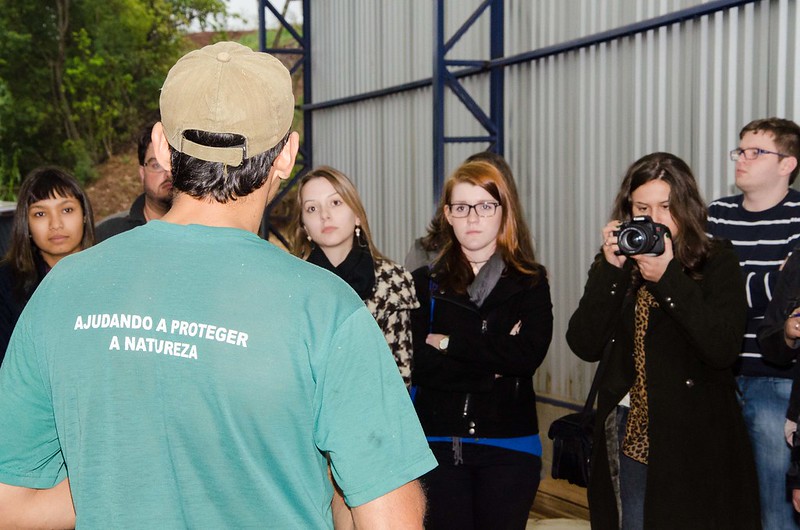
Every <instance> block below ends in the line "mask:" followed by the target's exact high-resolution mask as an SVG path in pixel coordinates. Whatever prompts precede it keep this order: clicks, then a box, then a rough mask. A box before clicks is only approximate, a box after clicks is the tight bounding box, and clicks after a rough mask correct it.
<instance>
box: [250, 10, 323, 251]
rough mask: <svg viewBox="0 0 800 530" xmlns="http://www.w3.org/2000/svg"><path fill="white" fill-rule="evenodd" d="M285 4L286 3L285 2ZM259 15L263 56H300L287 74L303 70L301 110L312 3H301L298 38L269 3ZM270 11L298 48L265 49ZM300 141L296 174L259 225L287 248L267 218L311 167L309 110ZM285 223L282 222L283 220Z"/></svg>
mask: <svg viewBox="0 0 800 530" xmlns="http://www.w3.org/2000/svg"><path fill="white" fill-rule="evenodd" d="M287 1H288V0H287ZM258 2H259V13H258V47H259V50H261V51H262V52H267V53H269V54H271V55H275V56H280V55H292V56H299V59H297V61H295V62H294V63H293V64H292V65H291V66H290V67H289V71H290V72H291V73H292V76H294V75H295V73H296V72H297V71H298V70H301V69H302V77H301V79H302V83H303V101H302V102H297V107H299V108H301V107H302V105H308V104H310V103H311V86H312V85H311V6H310V4H311V0H302V3H303V8H302V10H303V29H302V33H303V34H302V35H300V34H298V33H297V31H296V30H295V28H294V27H292V25H291V24H289V22H287V21H286V19H285V18H284V17H283V16H282V15H281V14H280V12H278V10H277V9H276V8H275V6H274V5H273V4H272V2H271V1H270V0H258ZM265 9H269V11H270V12H271V13H272V14H273V15H274V16H275V18H277V19H278V22H279V24H280V25H281V27H282V28H283V30H284V31H287V32H288V33H289V34H290V35H291V36H292V38H293V39H294V40H295V42H296V43H297V47H293V48H267V22H266V12H265ZM302 112H303V138H302V142H301V144H300V150H299V151H298V153H297V162H296V164H295V174H294V176H292V178H291V179H290V180H289V182H287V183H286V184H285V185H284V186H283V188H282V189H281V191H280V192H279V193H278V194H277V195H276V196H275V198H273V199H272V201H271V202H270V203H269V204H268V205H267V209H266V211H265V212H264V217H263V219H262V221H261V233H262V236H263V237H264V238H265V239H266V238H268V237H269V233H270V232H272V233H273V234H274V235H275V236H276V237H277V238H278V239H279V240H280V241H281V242H282V243H283V244H284V245H286V246H287V247H288V242H287V241H286V239H285V237H284V236H283V234H281V233H280V232H279V231H278V230H276V229H275V228H274V227H273V226H271V224H270V217H271V216H272V211H273V210H274V209H275V207H276V206H277V205H278V204H280V202H281V200H282V199H283V198H284V197H285V196H286V194H287V193H288V192H289V191H290V190H291V189H292V188H294V185H295V183H296V182H297V180H298V179H299V178H300V177H302V176H303V175H305V174H306V173H307V172H308V171H310V170H311V168H312V167H313V137H314V136H313V120H312V110H310V109H303V110H302ZM284 221H285V219H284Z"/></svg>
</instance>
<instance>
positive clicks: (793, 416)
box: [758, 248, 800, 518]
mask: <svg viewBox="0 0 800 530" xmlns="http://www.w3.org/2000/svg"><path fill="white" fill-rule="evenodd" d="M758 342H759V344H760V345H761V353H762V354H763V355H764V358H765V359H767V360H768V361H770V362H774V363H776V364H779V365H781V366H791V365H792V363H795V362H796V360H797V355H798V353H800V252H798V249H797V248H795V250H794V252H792V255H791V256H789V259H787V260H786V264H785V265H784V267H783V270H782V271H781V274H780V277H779V278H778V285H777V287H776V289H775V296H774V297H773V299H772V302H770V304H769V306H768V307H767V312H766V314H765V315H764V322H763V324H761V326H760V327H759V329H758ZM794 366H795V368H794V369H793V373H794V380H793V382H792V393H791V396H790V397H789V400H788V401H789V404H788V408H786V407H784V408H786V421H785V424H784V436H785V437H786V444H787V445H788V446H789V447H793V448H794V450H793V451H792V461H791V465H790V468H789V471H788V472H787V473H786V487H787V496H788V497H790V498H791V499H792V503H793V505H794V509H795V510H796V511H800V438H797V437H796V436H795V432H796V430H797V420H798V417H799V416H800V369H798V367H797V365H796V364H795V365H794ZM796 517H797V516H796V515H795V518H796Z"/></svg>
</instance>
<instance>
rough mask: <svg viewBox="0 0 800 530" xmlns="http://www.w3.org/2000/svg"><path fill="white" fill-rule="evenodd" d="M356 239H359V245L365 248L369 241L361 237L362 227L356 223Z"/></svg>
mask: <svg viewBox="0 0 800 530" xmlns="http://www.w3.org/2000/svg"><path fill="white" fill-rule="evenodd" d="M356 241H358V246H359V247H362V248H364V247H366V246H367V241H366V240H365V239H364V238H362V237H361V227H360V226H358V225H356Z"/></svg>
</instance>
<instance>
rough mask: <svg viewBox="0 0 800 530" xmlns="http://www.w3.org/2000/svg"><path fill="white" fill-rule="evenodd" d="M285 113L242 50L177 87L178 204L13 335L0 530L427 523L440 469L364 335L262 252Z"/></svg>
mask: <svg viewBox="0 0 800 530" xmlns="http://www.w3.org/2000/svg"><path fill="white" fill-rule="evenodd" d="M293 110H294V98H293V95H292V88H291V78H290V76H289V73H288V71H287V70H286V68H284V67H283V65H281V64H280V62H279V61H277V60H276V59H274V58H273V57H271V56H269V55H266V54H263V53H256V52H253V51H251V50H250V49H248V48H245V47H243V46H240V45H238V44H234V43H227V42H223V43H218V44H215V45H212V46H207V47H205V48H203V49H201V50H197V51H194V52H191V53H189V54H187V55H186V56H184V57H183V58H182V59H180V60H179V61H178V62H177V63H176V64H175V66H173V68H172V70H170V73H169V74H168V76H167V80H166V81H165V83H164V86H163V88H162V90H161V116H162V122H160V123H157V124H156V125H155V127H154V128H153V146H154V151H155V157H156V159H157V160H158V163H159V164H161V166H162V167H164V168H167V169H171V171H172V174H173V186H174V189H175V196H174V199H173V205H172V209H171V210H170V211H169V212H168V213H167V214H166V215H165V216H164V217H163V218H162V219H161V220H156V221H151V222H149V223H147V224H146V225H144V226H142V227H139V228H137V229H136V230H131V231H128V232H125V233H123V234H120V235H119V236H116V237H114V238H111V239H109V240H108V241H107V242H105V243H104V244H103V245H98V246H96V247H93V248H91V249H89V250H87V251H84V252H81V253H79V254H76V255H75V258H77V259H74V258H72V257H70V258H65V259H64V260H62V262H60V263H59V266H58V267H57V268H55V269H54V270H53V271H52V272H51V273H50V274H48V276H47V278H46V279H45V281H44V282H43V283H42V285H41V286H40V287H39V289H38V290H37V292H36V294H35V295H34V296H33V298H32V299H31V301H30V302H29V304H28V306H27V307H26V309H25V312H24V313H23V315H22V317H21V318H20V321H19V323H18V325H17V328H16V329H15V331H14V335H13V336H12V339H11V345H10V347H9V350H8V353H7V355H6V359H5V362H4V364H3V366H2V369H0V483H2V484H3V485H2V486H0V527H2V526H3V525H4V523H5V524H11V523H20V524H39V525H48V526H52V527H58V526H69V525H70V524H74V522H77V526H78V527H87V528H101V527H102V528H330V527H332V526H333V520H334V517H335V518H336V522H337V526H339V524H340V523H344V524H347V525H354V526H356V527H364V528H395V527H402V528H414V527H417V528H419V527H421V526H422V517H423V513H424V498H423V495H422V492H421V490H420V488H419V485H418V483H417V481H416V478H417V477H419V476H420V475H422V474H424V473H425V472H427V471H428V470H430V469H431V468H432V467H433V466H435V460H434V459H433V456H432V455H431V453H430V450H429V449H428V447H427V444H426V442H425V438H424V436H423V433H422V431H421V429H420V426H419V422H418V421H417V418H416V415H415V414H414V411H413V408H412V406H411V402H410V400H409V397H408V394H407V392H406V390H405V386H404V384H403V381H402V380H401V378H400V376H399V374H398V373H397V368H396V366H395V364H394V361H393V358H392V355H391V353H390V352H389V349H388V347H387V345H386V342H385V340H384V339H383V335H382V334H381V332H380V330H379V329H378V327H377V325H376V324H375V321H374V319H373V318H372V316H371V315H370V313H369V312H368V311H367V309H366V307H365V306H364V304H363V303H362V302H361V300H359V299H358V297H357V296H356V295H355V294H354V293H353V292H352V290H351V289H349V287H348V286H347V285H346V284H344V283H343V282H341V281H339V280H338V279H337V278H335V277H334V276H333V275H331V274H329V273H328V272H327V271H325V270H323V269H320V268H318V267H315V266H313V265H309V264H307V263H305V262H303V261H301V260H298V259H296V258H294V257H292V256H290V255H289V254H287V253H285V252H283V251H281V250H279V249H277V248H276V247H274V246H272V245H271V244H269V243H267V242H265V241H263V240H262V239H260V238H258V236H257V235H256V231H257V230H258V227H259V224H260V221H261V216H262V213H263V211H264V207H265V204H266V203H267V201H268V200H269V198H270V197H272V195H273V194H274V193H275V191H276V190H277V187H278V184H279V180H280V179H281V178H285V177H286V176H288V175H289V174H290V172H291V170H292V166H293V164H294V158H295V155H296V153H297V148H298V138H297V134H296V133H290V132H289V128H290V126H291V122H292V115H293ZM329 466H330V473H331V475H332V477H333V479H334V480H335V483H336V485H337V486H338V488H339V489H340V491H341V494H342V495H343V499H344V501H345V502H346V503H347V506H349V507H350V508H352V509H351V510H348V509H347V506H345V505H344V504H343V503H341V502H340V501H337V502H333V503H332V499H333V498H334V494H333V491H334V488H333V485H332V484H331V481H330V479H329V478H328V477H329V475H328V469H329ZM65 479H68V480H65ZM56 485H57V486H56ZM53 486H56V487H55V488H54V487H53ZM35 488H40V489H35ZM47 488H50V489H47ZM70 493H71V497H72V500H73V502H74V514H75V515H73V513H72V504H71V503H70V496H69V494H70ZM341 498H342V497H338V496H337V497H336V499H337V500H340V499H341ZM41 506H44V507H46V510H42V511H39V508H40V507H41ZM73 517H75V518H74V519H73Z"/></svg>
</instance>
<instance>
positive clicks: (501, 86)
mask: <svg viewBox="0 0 800 530" xmlns="http://www.w3.org/2000/svg"><path fill="white" fill-rule="evenodd" d="M489 16H490V17H491V21H490V23H489V26H490V35H489V38H490V42H491V44H490V56H491V58H492V60H495V59H502V58H503V56H504V55H503V54H504V53H505V31H503V29H504V27H505V24H504V17H505V9H504V8H503V0H494V1H493V2H492V8H491V13H490V15H489ZM490 68H491V70H490V71H489V72H490V73H489V76H490V81H489V82H490V89H489V90H490V95H489V97H490V103H489V105H490V107H491V111H490V112H491V118H492V122H493V123H494V126H495V142H494V144H493V145H491V146H489V150H490V151H494V152H495V153H498V154H501V155H502V154H503V152H504V145H503V143H504V130H505V129H504V127H503V113H504V110H505V68H502V67H498V66H496V65H493V66H491V67H490Z"/></svg>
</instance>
